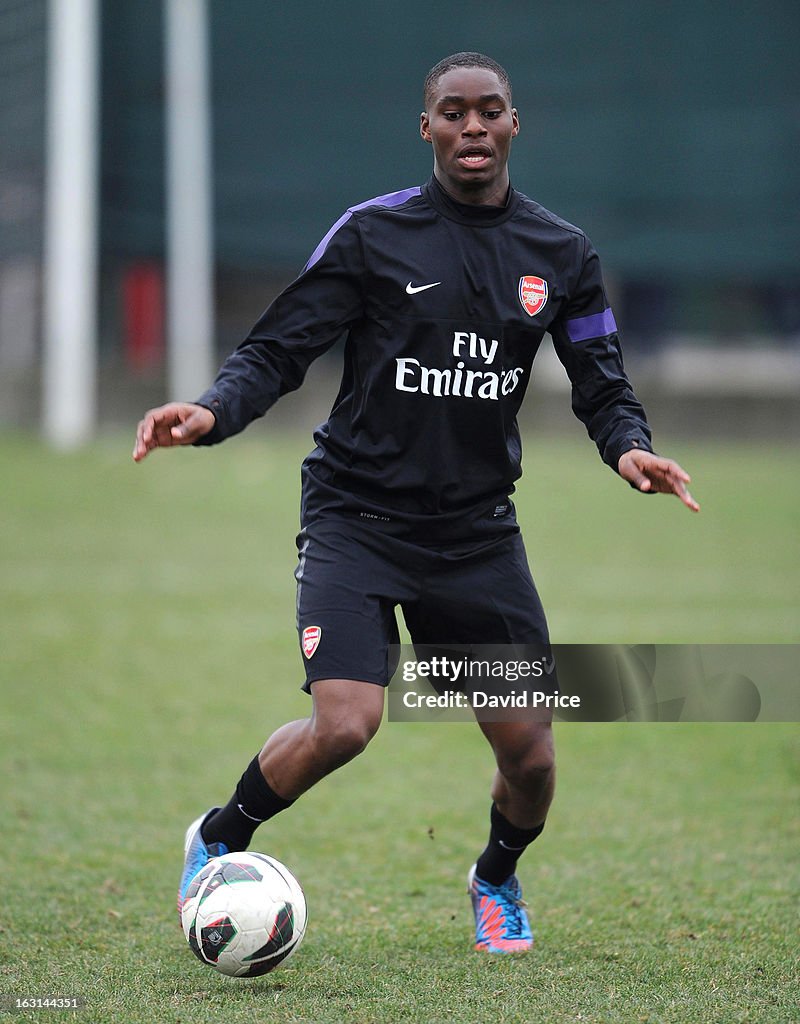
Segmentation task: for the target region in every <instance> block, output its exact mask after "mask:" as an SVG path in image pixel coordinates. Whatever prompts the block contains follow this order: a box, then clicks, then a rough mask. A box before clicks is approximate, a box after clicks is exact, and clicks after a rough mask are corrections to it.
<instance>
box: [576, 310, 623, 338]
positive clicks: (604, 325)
mask: <svg viewBox="0 0 800 1024" xmlns="http://www.w3.org/2000/svg"><path fill="white" fill-rule="evenodd" d="M564 326H565V327H566V329H567V337H568V338H569V340H570V341H572V342H575V341H588V340H589V338H604V337H605V336H606V335H607V334H613V333H614V331H616V329H617V322H616V320H615V319H614V314H613V313H612V311H611V307H610V306H609V308H608V309H604V310H603V312H602V313H592V314H591V316H579V317H577V318H576V319H575V320H567V322H566V324H565V325H564Z"/></svg>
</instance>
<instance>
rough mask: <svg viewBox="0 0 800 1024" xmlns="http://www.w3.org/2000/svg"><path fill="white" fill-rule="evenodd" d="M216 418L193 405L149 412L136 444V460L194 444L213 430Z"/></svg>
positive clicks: (176, 404)
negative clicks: (177, 446)
mask: <svg viewBox="0 0 800 1024" xmlns="http://www.w3.org/2000/svg"><path fill="white" fill-rule="evenodd" d="M215 423H216V417H215V416H214V413H213V412H211V410H210V409H206V408H204V407H203V406H202V405H194V404H193V403H192V402H169V403H168V404H167V405H161V406H159V407H158V408H157V409H150V411H149V412H146V413H145V414H144V417H143V418H142V419H141V420H140V422H139V426H138V427H137V430H136V441H135V442H134V445H133V461H134V462H141V461H142V459H143V458H144V457H145V456H146V455H147V453H148V452H151V451H152V450H153V449H154V448H171V447H173V445H178V444H194V442H195V441H197V440H199V439H200V438H201V437H203V435H204V434H207V433H208V432H209V431H210V430H212V429H213V427H214V424H215Z"/></svg>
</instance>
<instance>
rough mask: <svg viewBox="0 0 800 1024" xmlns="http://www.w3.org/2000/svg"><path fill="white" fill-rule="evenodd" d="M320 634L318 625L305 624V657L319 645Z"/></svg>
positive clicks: (311, 653)
mask: <svg viewBox="0 0 800 1024" xmlns="http://www.w3.org/2000/svg"><path fill="white" fill-rule="evenodd" d="M321 636H322V629H321V627H320V626H306V628H305V629H304V630H303V654H305V656H306V657H307V658H310V657H311V656H312V655H313V654H314V651H316V649H317V648H318V647H319V641H320V638H321Z"/></svg>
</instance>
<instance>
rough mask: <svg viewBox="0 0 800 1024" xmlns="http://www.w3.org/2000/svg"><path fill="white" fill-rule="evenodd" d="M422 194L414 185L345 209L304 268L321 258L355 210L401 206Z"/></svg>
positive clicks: (417, 186)
mask: <svg viewBox="0 0 800 1024" xmlns="http://www.w3.org/2000/svg"><path fill="white" fill-rule="evenodd" d="M421 194H422V189H421V188H420V187H419V185H415V186H414V188H406V189H403V191H402V192H387V194H386V195H385V196H377V198H375V199H367V201H366V202H364V203H359V204H358V205H357V206H351V207H350V209H349V210H346V211H345V212H344V213H343V214H342V216H341V217H340V218H339V219H338V220H337V221H336V223H335V224H334V225H333V227H332V228H331V229H330V231H329V232H328V233H327V234H326V235H325V237H324V238H323V239H322V241H321V242H320V243H319V245H318V246H317V247H316V249H315V250H314V251H313V252H312V253H311V256H310V258H309V261H308V263H306V265H305V268H304V269H305V270H310V269H311V267H313V266H314V264H315V263H316V262H317V261H318V260H319V259H321V257H322V255H323V253H324V252H325V250H326V249H327V248H328V243H329V242H330V240H331V239H332V238H333V236H334V235H335V234H336V232H337V231H338V230H339V228H340V227H341V226H342V225H343V224H346V223H347V222H348V221H349V220H350V218H351V217H352V216H353V214H354V213H355V211H356V210H366V209H367V207H368V206H388V207H393V206H402V205H403V203H405V202H406V201H407V200H408V199H413V198H414V196H418V195H421Z"/></svg>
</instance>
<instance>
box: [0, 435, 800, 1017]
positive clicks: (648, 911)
mask: <svg viewBox="0 0 800 1024" xmlns="http://www.w3.org/2000/svg"><path fill="white" fill-rule="evenodd" d="M130 447H131V438H129V437H125V438H115V439H114V438H112V439H108V440H106V441H103V442H101V443H98V444H97V445H96V446H94V447H93V448H91V449H90V450H88V451H86V452H84V453H82V454H79V455H74V456H70V457H65V456H58V455H55V454H53V453H49V452H47V451H46V450H45V449H43V448H42V447H41V446H40V445H39V444H38V443H37V442H35V441H33V440H31V439H29V438H26V437H22V436H13V435H11V436H9V435H7V436H5V437H2V438H1V439H0V474H2V479H3V482H4V487H3V490H4V496H3V501H2V511H1V512H0V515H1V516H2V530H0V574H1V578H2V595H0V596H1V599H2V608H1V609H0V611H1V614H2V619H0V621H1V622H2V649H1V650H0V662H1V663H2V668H1V669H0V671H1V672H2V706H3V714H2V717H1V718H0V751H1V760H0V786H1V787H2V792H3V800H2V807H3V824H4V826H5V827H4V828H3V844H2V851H3V852H2V860H3V864H4V869H5V870H4V873H3V895H2V900H0V993H6V994H18V995H23V996H24V995H32V996H37V995H38V996H47V995H51V996H53V995H60V996H82V997H84V998H85V999H86V1001H87V1006H86V1009H85V1010H82V1011H77V1012H75V1013H72V1014H66V1013H59V1012H56V1011H45V1010H42V1011H39V1012H29V1013H24V1014H22V1015H20V1016H18V1017H16V1018H15V1019H31V1020H48V1021H56V1020H61V1019H71V1020H77V1021H91V1022H92V1024H94V1022H106V1021H108V1022H112V1021H113V1022H129V1021H165V1022H179V1021H180V1022H185V1024H190V1022H193V1021H213V1022H217V1021H219V1022H225V1024H229V1022H230V1024H235V1022H245V1021H247V1022H251V1021H256V1020H257V1021H276V1022H277V1021H281V1022H299V1021H303V1022H306V1021H307V1022H312V1021H313V1022H331V1024H334V1022H336V1024H340V1022H343V1021H347V1022H349V1024H362V1022H364V1024H366V1022H373V1021H376V1022H399V1021H422V1022H440V1021H441V1022H443V1021H460V1022H468V1024H472V1022H476V1024H483V1022H494V1021H502V1022H516V1021H519V1022H522V1021H542V1022H561V1021H592V1022H600V1021H603V1022H606V1021H608V1022H611V1021H613V1022H651V1024H656V1022H659V1024H660V1022H675V1024H685V1022H704V1024H705V1022H711V1021H719V1022H738V1021H763V1022H769V1024H774V1022H783V1021H786V1022H788V1021H796V1020H797V1019H798V975H797V962H796V956H797V893H798V882H799V881H800V877H799V872H798V838H800V837H799V836H798V831H799V830H798V800H797V798H798V788H799V787H798V774H799V773H798V761H799V758H798V754H800V736H799V735H798V730H797V727H796V726H793V725H764V724H758V723H757V724H755V725H687V724H676V725H666V724H660V725H659V724H656V725H644V724H627V725H574V724H572V725H566V724H564V725H561V726H560V728H559V729H558V733H557V744H558V748H559V766H560V776H559V787H560V788H559V793H558V797H557V800H556V803H555V804H554V807H553V812H552V815H551V819H550V822H549V824H548V827H547V829H546V831H545V833H544V834H543V836H542V838H541V839H540V840H539V841H538V842H537V843H536V846H535V847H534V848H533V849H532V850H531V852H530V853H529V854H528V856H527V858H526V860H525V861H524V862H523V863H522V865H521V872H520V873H521V877H522V881H523V884H524V885H525V889H526V897H527V898H528V901H529V903H530V904H531V908H532V916H533V920H534V930H535V931H536V932H537V946H536V949H535V951H534V952H533V953H532V954H531V955H529V956H527V957H510V958H501V959H495V958H490V957H486V956H482V955H480V954H477V953H475V952H473V951H472V949H471V915H470V911H469V907H468V900H467V897H466V896H465V893H464V876H465V875H466V871H467V868H468V867H469V865H470V864H471V863H472V861H473V860H474V857H475V855H476V853H477V852H479V850H480V849H481V847H482V845H483V842H484V839H485V831H486V822H487V812H488V802H489V801H488V796H487V790H488V782H489V778H490V775H491V763H490V758H489V756H488V748H485V744H484V743H483V741H482V740H481V738H480V737H479V735H478V732H477V730H476V729H474V728H472V727H470V726H468V725H463V726H462V725H456V724H442V723H439V724H427V725H425V724H422V725H419V724H417V725H412V724H400V723H387V724H386V725H385V726H384V728H383V729H382V730H381V732H380V733H379V735H378V736H377V738H376V739H375V741H374V743H373V745H372V746H371V747H370V749H369V750H368V751H367V752H366V753H365V754H364V755H363V757H361V758H360V759H358V760H357V761H356V762H354V763H353V764H351V765H349V766H347V767H346V768H345V769H343V770H342V771H341V772H339V773H337V774H336V775H335V776H333V777H332V778H330V779H328V780H326V781H325V782H323V783H322V784H321V785H320V786H319V787H317V788H316V789H315V790H314V791H312V792H311V793H309V794H308V795H307V796H306V797H304V798H303V799H302V800H301V801H299V802H298V804H297V805H296V806H295V807H294V808H292V810H291V811H290V812H289V813H288V814H286V815H284V816H282V817H281V818H278V819H276V820H275V821H274V822H273V823H272V824H271V825H268V826H265V827H264V828H262V830H261V831H260V832H259V833H258V834H257V836H256V841H255V843H254V848H256V849H263V850H264V851H265V852H268V853H270V854H273V855H274V856H276V857H278V858H280V859H281V860H285V861H286V862H287V863H288V864H289V865H290V866H291V867H292V868H293V869H294V870H295V871H296V873H297V874H298V876H299V878H300V879H301V881H302V883H303V885H304V887H305V890H306V894H307V896H308V902H309V910H310V924H309V930H308V934H307V937H306V940H305V944H304V946H303V948H302V950H301V951H300V952H299V953H298V955H297V956H296V957H295V958H293V959H292V961H291V962H290V963H289V964H288V965H287V967H286V968H285V969H284V970H282V971H278V972H276V973H275V974H273V975H269V976H267V977H265V978H262V979H255V980H253V981H244V982H241V981H238V982H237V981H230V980H228V979H225V978H221V977H219V976H217V975H216V974H214V973H213V972H211V971H209V970H207V969H206V968H204V967H203V966H202V965H200V964H199V963H198V962H197V961H196V960H195V958H194V957H193V956H192V955H191V953H190V952H189V950H188V948H187V946H186V944H185V942H184V940H183V936H182V934H181V932H180V931H179V929H178V927H177V924H176V918H175V913H174V892H175V886H176V882H177V874H178V871H179V865H180V861H181V850H180V848H181V843H182V835H183V830H184V828H185V826H186V824H187V822H188V821H190V820H191V819H192V818H193V817H195V816H196V815H197V814H198V813H199V812H200V811H201V810H203V809H205V808H206V807H207V806H208V805H209V804H210V803H211V802H212V801H220V800H224V799H226V798H227V796H228V794H229V791H230V789H231V787H232V785H233V783H234V782H235V780H236V779H237V778H238V775H239V773H240V772H241V770H242V768H243V766H244V764H245V763H246V762H247V760H248V759H249V758H250V757H251V756H252V754H253V753H254V752H255V751H256V749H257V748H258V747H259V745H260V743H261V742H262V739H263V738H264V736H265V735H266V734H267V733H268V732H269V731H271V729H272V728H274V727H275V726H277V725H278V724H280V723H282V722H283V721H285V720H287V719H288V718H290V717H299V716H301V715H304V714H305V713H307V710H308V706H309V702H308V698H307V697H305V696H304V695H303V694H302V693H300V691H299V689H298V687H299V682H300V675H299V664H298V657H297V653H296V639H295V636H294V631H293V585H294V581H293V579H292V570H293V567H294V549H293V538H294V533H295V530H296V519H297V513H296V507H297V491H298V479H299V478H298V467H299V462H300V458H301V457H302V455H303V453H304V452H305V450H306V448H307V441H306V440H305V439H303V438H292V437H283V436H279V437H274V438H271V439H269V440H268V441H266V440H264V439H262V438H259V437H258V436H255V437H252V438H250V437H248V438H245V439H239V440H237V441H232V442H229V443H228V444H227V445H225V446H223V448H221V449H216V450H209V451H202V452H201V451H186V452H177V453H163V452H159V453H156V454H155V456H154V457H152V458H150V459H148V460H147V461H146V462H145V463H144V464H143V465H141V466H134V465H133V463H132V462H130ZM670 454H671V455H674V456H675V457H676V458H678V459H679V460H680V461H681V462H683V463H684V464H685V465H686V466H687V468H689V469H690V470H691V471H692V473H693V475H694V478H695V484H694V490H695V494H696V497H697V498H698V499H699V500H700V502H701V504H702V506H703V511H702V513H701V514H700V515H699V516H692V515H691V514H690V513H688V512H687V511H686V510H684V509H683V508H682V507H681V506H680V505H679V503H678V502H677V501H675V500H670V499H665V498H646V497H643V496H640V495H636V494H634V493H633V492H632V491H630V490H629V488H627V487H626V486H624V485H622V484H621V483H620V481H619V480H617V479H616V478H615V477H614V476H613V474H611V473H610V472H608V471H607V470H604V468H603V467H602V465H601V464H600V462H599V460H598V459H597V457H596V455H595V454H594V453H593V450H592V448H591V446H590V445H589V444H588V443H586V442H584V443H583V444H581V445H580V446H579V447H576V446H574V445H572V444H571V443H562V444H552V443H545V442H541V441H540V442H538V443H533V442H531V443H528V445H527V448H526V471H527V475H526V478H525V481H524V485H523V486H522V487H521V488H520V493H519V501H518V505H519V508H520V518H521V520H522V522H523V525H524V528H525V532H526V539H527V545H528V551H529V555H530V559H531V563H532V566H533V569H534V575H535V576H536V578H537V581H538V583H539V586H540V590H541V592H542V595H543V599H544V602H545V606H546V608H547V609H548V613H549V618H550V624H551V630H552V633H553V638H554V639H555V640H557V641H558V642H580V641H587V642H589V641H591V642H603V641H613V642H642V643H644V642H647V643H650V642H675V641H686V642H698V643H699V642H706V643H710V642H787V641H796V640H797V632H798V630H797V622H798V607H800V599H799V595H798V575H799V574H798V567H799V566H800V540H799V538H798V531H797V508H798V506H799V505H800V481H799V480H798V474H797V473H796V470H795V469H792V466H796V455H795V453H794V452H793V451H791V450H790V449H789V448H788V447H784V448H780V447H775V448H771V449H770V450H769V452H767V451H765V450H758V449H755V448H747V447H737V448H734V447H719V446H718V447H714V446H708V445H704V446H703V447H702V448H700V447H696V448H691V447H689V446H685V447H683V448H681V447H680V446H678V447H674V446H670Z"/></svg>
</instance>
